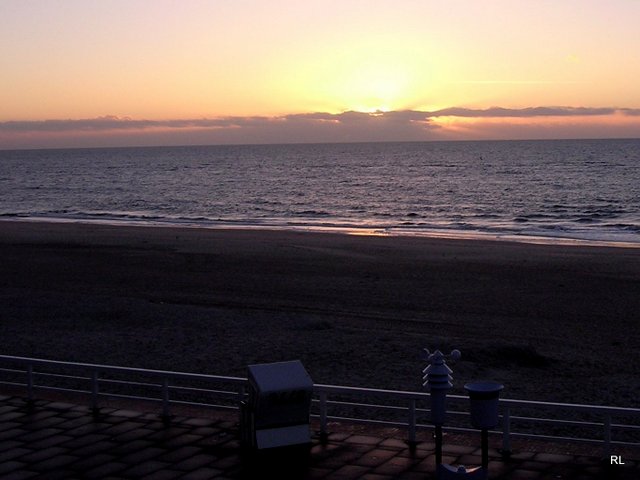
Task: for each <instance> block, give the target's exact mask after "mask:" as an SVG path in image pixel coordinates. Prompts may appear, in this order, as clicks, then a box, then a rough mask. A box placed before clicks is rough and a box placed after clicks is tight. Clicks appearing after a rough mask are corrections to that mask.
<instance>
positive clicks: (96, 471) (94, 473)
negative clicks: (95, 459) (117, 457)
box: [83, 462, 127, 479]
mask: <svg viewBox="0 0 640 480" xmlns="http://www.w3.org/2000/svg"><path fill="white" fill-rule="evenodd" d="M125 468H127V465H125V464H124V463H119V462H109V463H105V464H103V465H100V466H99V467H96V468H93V469H91V470H89V471H87V472H84V474H83V477H84V478H90V479H98V478H100V479H103V478H105V477H107V476H109V475H113V474H116V473H118V472H121V471H122V470H124V469H125Z"/></svg>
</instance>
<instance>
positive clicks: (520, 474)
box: [509, 469, 540, 480]
mask: <svg viewBox="0 0 640 480" xmlns="http://www.w3.org/2000/svg"><path fill="white" fill-rule="evenodd" d="M539 478H540V472H534V471H532V470H522V469H518V470H514V471H513V472H511V473H510V474H509V480H538V479H539Z"/></svg>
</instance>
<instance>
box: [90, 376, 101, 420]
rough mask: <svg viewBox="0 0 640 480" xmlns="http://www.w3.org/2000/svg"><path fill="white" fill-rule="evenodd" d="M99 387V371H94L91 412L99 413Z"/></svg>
mask: <svg viewBox="0 0 640 480" xmlns="http://www.w3.org/2000/svg"><path fill="white" fill-rule="evenodd" d="M99 393H100V392H99V386H98V371H97V370H93V371H92V372H91V410H93V411H94V413H95V412H97V411H98V395H99Z"/></svg>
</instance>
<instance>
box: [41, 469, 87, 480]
mask: <svg viewBox="0 0 640 480" xmlns="http://www.w3.org/2000/svg"><path fill="white" fill-rule="evenodd" d="M36 478H37V479H46V480H80V479H79V478H78V474H77V472H74V471H73V470H66V469H61V468H57V467H56V468H55V470H43V471H42V472H39V475H38V476H37V477H36Z"/></svg>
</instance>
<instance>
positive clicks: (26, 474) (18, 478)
mask: <svg viewBox="0 0 640 480" xmlns="http://www.w3.org/2000/svg"><path fill="white" fill-rule="evenodd" d="M38 475H40V474H39V473H38V472H33V471H31V470H14V471H13V472H11V476H10V477H8V478H9V479H10V480H27V479H29V478H36V477H37V476H38Z"/></svg>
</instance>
